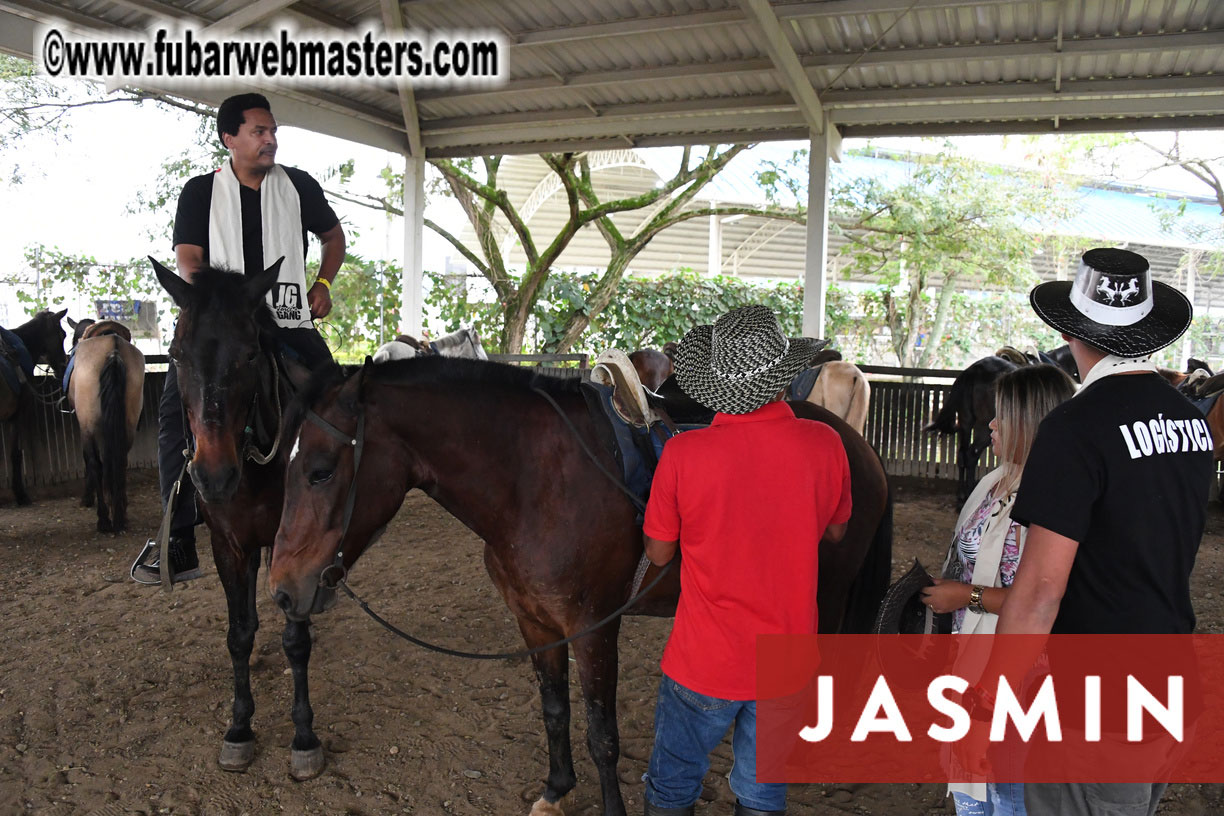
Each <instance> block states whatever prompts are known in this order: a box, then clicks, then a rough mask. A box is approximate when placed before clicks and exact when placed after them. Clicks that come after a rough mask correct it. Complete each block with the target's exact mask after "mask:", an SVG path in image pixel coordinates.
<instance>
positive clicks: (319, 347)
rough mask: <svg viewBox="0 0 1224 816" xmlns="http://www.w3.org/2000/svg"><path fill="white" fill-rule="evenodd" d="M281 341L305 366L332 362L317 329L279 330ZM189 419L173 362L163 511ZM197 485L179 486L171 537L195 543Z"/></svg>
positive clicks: (162, 464) (162, 418)
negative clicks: (180, 393) (180, 394)
mask: <svg viewBox="0 0 1224 816" xmlns="http://www.w3.org/2000/svg"><path fill="white" fill-rule="evenodd" d="M276 336H277V341H278V342H279V344H280V350H281V353H282V354H285V355H287V356H290V357H294V358H296V359H297V360H298V361H299V362H301V363H302V364H303V365H305V366H307V367H309V368H311V369H314V368H316V367H318V366H319V365H321V364H322V363H323V362H326V361H330V360H331V359H332V356H331V351H330V350H329V349H328V348H327V343H326V342H324V340H323V338H322V337H320V336H319V333H318V332H317V331H315V330H314V329H277V332H276ZM186 420H187V417H186V415H185V414H184V413H183V400H182V398H181V397H180V396H179V388H178V371H177V370H176V369H175V367H174V363H171V364H170V365H169V366H168V367H167V368H166V385H165V388H164V389H163V390H162V396H161V403H160V404H159V406H158V411H157V422H158V425H157V469H158V476H159V480H160V483H161V500H162V512H165V510H166V502H168V501H169V500H170V490H171V488H173V487H174V480H175V479H177V478H178V476H179V474H180V473H181V472H182V470H183V450H184V449H185V448H186V447H187V432H188V429H187V427H186ZM195 497H196V491H195V484H194V483H192V481H191V479H190V478H188V477H186V476H185V477H184V478H183V483H182V485H181V486H180V487H179V498H178V502H177V503H176V504H175V507H174V516H173V518H171V520H170V535H171V536H173V537H175V538H182V539H186V540H188V541H194V540H195V530H194V528H195V525H197V524H199V523H200V515H199V512H198V510H197V509H196V501H195Z"/></svg>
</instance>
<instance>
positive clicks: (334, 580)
mask: <svg viewBox="0 0 1224 816" xmlns="http://www.w3.org/2000/svg"><path fill="white" fill-rule="evenodd" d="M532 390H533V391H534V392H535V393H537V394H539V395H540V396H542V397H544V399H545V400H547V402H548V403H549V405H551V406H552V407H553V409H554V410H556V412H557V413H558V415H560V417H561V418H562V420H564V422H565V425H566V426H567V427H568V428H569V429H570V430H571V431H572V432H573V433H574V436H575V437H576V438H577V440H578V444H579V446H580V447H581V448H582V450H583V452H584V453H586V455H587V456H588V457H589V458H590V460H591V461H592V462H593V463H594V464H595V466H596V467H597V468H598V469H599V470H600V472H601V473H603V474H604V475H605V476H607V477H608V478H609V479H611V480H612V481H613V482H614V483H615V484H616V486H617V487H619V488H620V489H621V491H622V492H624V493H625V494H627V495H628V496H629V498H630V500H631V501H632V502H633V503H634V504H635V505H637V506H638V507H639V509H642V510H644V509H645V508H644V507H641V501H640V500H639V499H638V498H637V497H636V496H635V495H634V494H633V492H632V491H630V490H629V488H628V487H626V486H625V485H624V483H623V482H622V481H621V480H620V479H619V478H617V477H616V476H615V475H614V474H612V473H611V472H610V471H609V470H608V469H607V468H606V467H604V466H603V464H602V463H600V462H599V460H598V459H597V458H596V457H595V454H594V452H593V451H592V450H591V449H590V448H589V447H588V446H587V444H586V442H585V440H583V439H582V436H581V435H580V434H579V432H578V429H577V428H576V427H575V426H574V424H573V422H572V421H571V420H570V418H569V417H568V416H567V415H566V414H565V412H564V410H563V409H562V408H561V406H560V405H558V404H557V402H556V400H554V399H553V398H552V396H551V395H550V394H548V393H547V392H546V391H544V390H543V389H541V388H538V387H535V388H533V389H532ZM357 406H358V407H357V428H356V431H355V432H354V434H353V435H352V436H350V435H349V434H347V433H345V432H344V431H342V430H340V429H339V428H337V427H336V426H335V425H333V424H332V423H330V422H328V421H327V420H326V419H324V418H323V417H321V416H319V415H318V414H317V413H315V411H314V409H313V408H308V409H307V410H306V420H307V421H309V422H313V423H314V424H315V425H317V426H318V427H319V428H321V429H322V430H323V431H324V432H326V433H327V434H328V436H331V437H332V438H333V439H335V440H336V441H338V442H340V443H341V444H342V445H347V446H349V447H351V448H352V449H353V480H352V482H351V483H350V485H349V493H348V498H347V499H346V500H345V503H344V515H343V517H342V519H341V522H340V543H339V545H338V546H337V547H336V557H335V559H333V560H332V563H331V564H329V565H328V566H326V567H324V568H323V571H322V572H320V573H319V583H318V586H319V587H321V588H323V589H327V590H332V591H334V590H336V589H340V590H341V591H342V592H344V594H345V595H347V596H348V597H349V599H350V600H352V601H353V602H354V603H356V604H357V605H358V606H360V607H361V609H362V611H364V612H365V613H366V614H367V615H369V616H370V617H371V618H373V619H374V620H375V621H376V622H377V623H378V624H379V625H381V626H382V627H383V628H385V629H386V630H387V631H389V632H391V633H392V634H395V635H397V636H399V637H401V638H403V639H404V640H407V641H408V642H409V643H413V644H415V645H417V646H420V647H422V648H424V649H428V650H429V651H431V652H438V653H440V654H445V655H450V656H452V657H466V658H469V659H472V660H516V659H519V658H523V657H530V656H531V655H534V654H539V653H540V652H547V651H549V650H551V649H556V648H558V647H561V646H565V645H567V644H569V643H572V642H573V641H575V640H578V639H579V638H582V637H585V636H587V635H589V634H591V633H592V632H594V631H595V630H597V629H600V628H602V627H603V626H606V625H607V624H609V623H611V622H612V621H614V620H616V619H617V618H619V617H620V616H621V615H623V614H625V612H627V611H629V609H630V608H631V607H632V606H633V605H634V604H636V603H637V602H638V601H640V600H641V599H642V598H643V597H644V596H645V595H646V594H648V593H649V592H650V591H651V590H653V589H654V588H655V587H656V586H658V584H659V582H660V581H662V580H663V577H664V576H665V575H667V573H668V572H669V571H670V570H671V568H672V565H673V564H675V563H676V562H675V559H674V558H673V559H672V560H671V561H669V562H668V563H667V564H665V565H664V566H663V568H662V569H660V570H659V573H658V574H657V575H656V576H655V577H654V579H653V580H652V581H651V582H650V583H649V584H647V585H646V586H644V587H641V589H638V590H637V591H636V592H634V593H632V597H630V598H629V600H627V601H625V603H623V604H622V605H621V606H620V607H618V608H617V609H616V610H615V611H614V612H611V613H610V614H608V615H607V616H605V617H604V618H603V619H602V620H600V621H597V622H596V623H593V624H591V625H590V626H588V627H586V628H585V629H583V630H582V631H580V632H577V633H575V634H573V635H569V636H568V637H565V638H562V639H561V640H557V641H554V642H552V643H546V644H543V645H541V646H534V647H532V648H530V649H521V650H519V651H516V652H500V653H496V654H490V653H485V652H464V651H459V650H457V649H450V648H447V647H445V646H437V645H435V644H433V643H429V642H428V641H425V640H421V639H420V638H418V637H414V636H413V635H410V634H408V633H407V632H405V631H403V630H402V629H399V628H397V627H396V626H394V625H393V624H391V623H390V622H388V621H387V620H385V619H384V618H382V617H381V616H379V615H378V613H376V612H375V611H374V610H372V609H370V606H369V604H367V603H366V602H365V601H363V600H362V599H361V598H360V597H359V596H358V595H357V594H356V593H355V592H353V590H352V589H350V588H349V585H348V584H347V583H345V578H347V577H348V570H347V569H346V568H345V566H344V539H345V538H346V537H347V536H348V529H349V524H350V523H351V522H352V520H353V508H354V507H355V506H356V502H357V474H358V473H359V471H360V467H361V452H362V449H363V448H364V447H365V405H364V403H362V402H361V401H360V400H358V403H357ZM643 575H645V571H644V570H642V571H641V574H640V575H637V576H635V580H634V588H635V589H637V587H639V586H640V585H641V580H642V576H643Z"/></svg>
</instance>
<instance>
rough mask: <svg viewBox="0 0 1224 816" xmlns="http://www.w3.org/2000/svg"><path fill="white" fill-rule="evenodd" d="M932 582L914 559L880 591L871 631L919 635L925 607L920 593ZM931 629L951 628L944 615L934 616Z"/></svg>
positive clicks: (938, 630)
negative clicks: (909, 565) (881, 594)
mask: <svg viewBox="0 0 1224 816" xmlns="http://www.w3.org/2000/svg"><path fill="white" fill-rule="evenodd" d="M934 585H935V582H934V581H933V580H931V576H930V575H929V574H928V573H927V571H926V568H925V567H923V566H922V564H921V562H919V561H918V559H917V558H915V559H914V565H913V566H911V567H910V568H909V570H908V571H906V573H905V574H904V575H902V576H901V577H900V578H898V579H897V580H896V582H895V583H894V584H893V585H892V586H890V587H889V588H888V591H887V592H886V593H884V600H883V601H881V602H880V611H879V612H878V613H877V614H876V620H875V626H874V627H873V628H872V632H873V633H874V634H877V635H920V634H922V633H923V632H924V631H925V629H926V616H927V608H926V605H925V604H924V603H923V602H922V596H921V594H920V593H921V592H922V590H924V589H926V588H927V587H929V586H934ZM933 623H934V625H933V627H932V631H934V632H949V631H951V621H950V618H949V616H947V615H935V616H934V621H933Z"/></svg>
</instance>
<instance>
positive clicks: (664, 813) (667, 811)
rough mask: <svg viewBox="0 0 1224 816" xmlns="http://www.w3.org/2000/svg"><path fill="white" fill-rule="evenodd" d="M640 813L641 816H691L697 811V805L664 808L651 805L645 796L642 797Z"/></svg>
mask: <svg viewBox="0 0 1224 816" xmlns="http://www.w3.org/2000/svg"><path fill="white" fill-rule="evenodd" d="M642 805H643V808H642V813H643V816H693V813H694V812H695V811H696V810H697V805H696V804H692V805H689V806H687V807H678V808H665V807H659V806H658V805H654V804H651V802H650V800H649V799H647V798H646V797H645V796H643V797H642Z"/></svg>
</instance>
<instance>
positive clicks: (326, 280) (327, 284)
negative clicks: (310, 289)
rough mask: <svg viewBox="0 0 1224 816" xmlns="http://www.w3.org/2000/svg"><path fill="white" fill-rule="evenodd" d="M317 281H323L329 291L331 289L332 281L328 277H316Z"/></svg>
mask: <svg viewBox="0 0 1224 816" xmlns="http://www.w3.org/2000/svg"><path fill="white" fill-rule="evenodd" d="M315 283H321V284H323V285H324V286H326V287H327V291H329V292H330V291H331V281H329V280H328V279H327V278H316V279H315Z"/></svg>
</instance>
